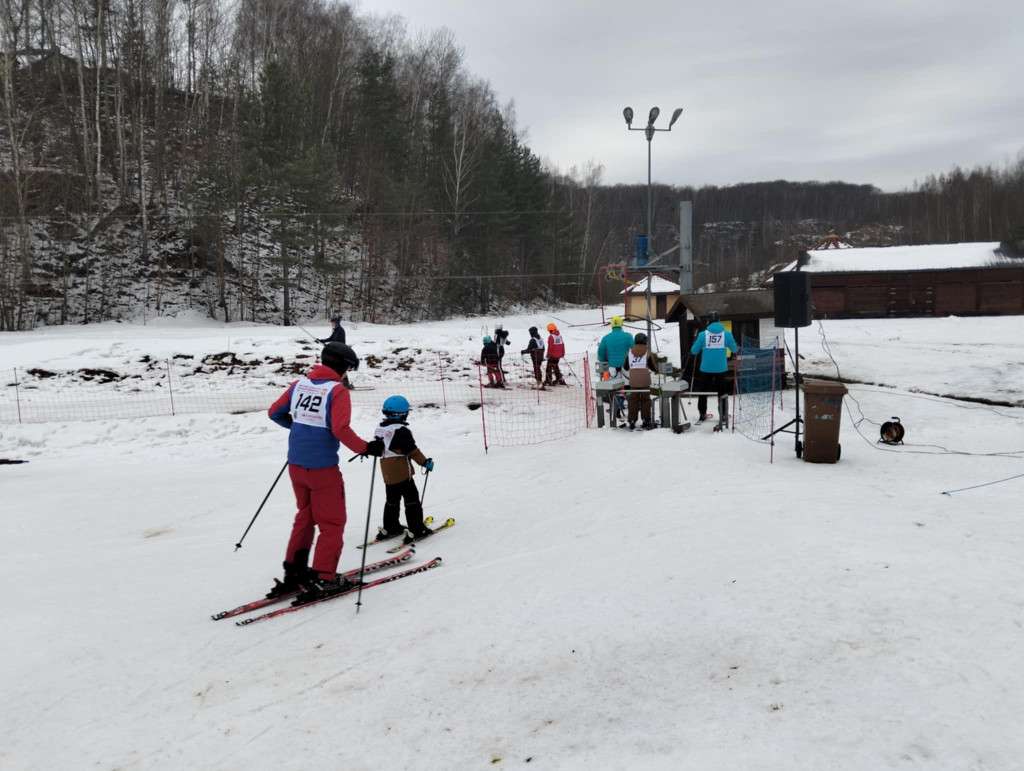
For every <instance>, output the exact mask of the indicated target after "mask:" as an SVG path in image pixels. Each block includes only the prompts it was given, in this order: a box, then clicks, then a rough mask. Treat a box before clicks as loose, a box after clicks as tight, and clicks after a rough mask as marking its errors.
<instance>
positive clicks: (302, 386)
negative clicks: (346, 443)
mask: <svg viewBox="0 0 1024 771" xmlns="http://www.w3.org/2000/svg"><path fill="white" fill-rule="evenodd" d="M336 385H337V383H334V382H331V381H328V382H326V383H324V384H323V385H317V384H316V383H314V382H313V381H312V380H310V379H309V378H303V379H302V380H300V381H299V382H298V383H296V384H295V388H294V389H293V390H292V403H291V406H290V408H289V412H291V414H292V420H293V421H295V422H296V423H302V424H303V425H306V426H316V427H318V428H327V395H328V394H330V392H331V389H333V388H334V386H336Z"/></svg>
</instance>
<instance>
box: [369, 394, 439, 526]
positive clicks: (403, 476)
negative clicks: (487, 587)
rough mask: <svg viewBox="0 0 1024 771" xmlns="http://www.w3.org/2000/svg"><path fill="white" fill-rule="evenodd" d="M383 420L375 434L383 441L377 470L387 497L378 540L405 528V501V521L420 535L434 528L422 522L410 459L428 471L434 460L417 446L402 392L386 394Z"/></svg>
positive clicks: (432, 468)
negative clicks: (402, 520)
mask: <svg viewBox="0 0 1024 771" xmlns="http://www.w3.org/2000/svg"><path fill="white" fill-rule="evenodd" d="M382 412H383V413H384V420H383V421H382V422H381V424H380V425H379V426H377V430H376V431H375V432H374V436H375V437H376V438H378V439H380V440H381V441H382V442H383V443H384V454H383V455H382V456H381V460H380V473H381V475H382V476H383V477H384V489H385V497H386V501H385V503H384V525H383V526H382V527H380V528H378V535H377V539H378V540H385V539H387V538H393V537H395V536H398V535H402V534H403V533H404V532H405V529H404V528H403V527H402V525H401V523H400V522H399V516H398V512H399V508H400V505H401V502H402V501H403V500H404V501H405V522H406V525H407V526H408V529H409V532H410V533H412V535H413V537H414V538H423V537H424V536H427V535H430V534H431V533H432V532H433V530H431V529H430V528H429V527H427V526H426V525H424V524H423V504H422V503H420V493H419V490H417V489H416V479H415V475H414V474H415V472H414V469H413V465H412V462H413V461H416V462H417V463H418V464H419V465H421V466H422V467H423V468H425V469H426V470H427V471H433V470H434V461H433V460H432V459H431V458H428V457H426V456H425V455H424V454H423V451H422V450H420V449H419V447H417V446H416V440H415V439H414V438H413V435H412V431H411V430H410V428H409V423H408V418H409V401H408V400H407V399H406V398H405V397H404V396H389V397H388V398H387V400H385V402H384V408H383V410H382Z"/></svg>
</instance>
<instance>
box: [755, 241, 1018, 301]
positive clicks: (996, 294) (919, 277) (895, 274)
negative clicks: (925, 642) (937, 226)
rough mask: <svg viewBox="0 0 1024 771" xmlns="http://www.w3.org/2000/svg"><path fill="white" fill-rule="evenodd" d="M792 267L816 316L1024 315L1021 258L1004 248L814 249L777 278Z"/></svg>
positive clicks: (1007, 246)
mask: <svg viewBox="0 0 1024 771" xmlns="http://www.w3.org/2000/svg"><path fill="white" fill-rule="evenodd" d="M793 270H802V271H806V272H808V273H810V274H811V306H812V309H813V315H814V318H816V319H848V318H894V317H917V316H972V315H1000V316H1001V315H1015V314H1021V313H1024V255H1022V254H1021V252H1020V250H1019V249H1017V248H1016V247H1015V246H1014V245H1012V244H1008V243H1004V244H1000V243H999V242H984V243H969V244H926V245H919V246H883V247H870V248H856V247H855V248H851V249H811V250H808V251H806V252H803V253H802V254H801V255H800V257H799V258H798V259H796V260H794V261H793V262H791V263H789V264H788V265H786V266H785V267H783V268H781V269H780V270H778V271H776V273H781V272H785V271H793ZM772 275H773V276H774V274H772ZM762 285H763V286H767V287H769V288H770V287H771V286H772V277H771V276H769V277H768V278H767V279H765V281H764V282H762Z"/></svg>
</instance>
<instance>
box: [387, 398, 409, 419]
mask: <svg viewBox="0 0 1024 771" xmlns="http://www.w3.org/2000/svg"><path fill="white" fill-rule="evenodd" d="M381 411H382V412H383V413H384V417H386V418H404V417H405V416H406V415H408V414H409V400H408V399H406V398H405V397H404V396H389V397H388V398H387V399H385V400H384V409H383V410H381Z"/></svg>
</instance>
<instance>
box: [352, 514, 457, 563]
mask: <svg viewBox="0 0 1024 771" xmlns="http://www.w3.org/2000/svg"><path fill="white" fill-rule="evenodd" d="M433 523H434V518H433V517H427V518H426V519H425V520H423V524H424V525H426V526H427V527H430V526H431V525H433ZM454 524H455V520H454V519H452V518H451V517H448V519H446V520H445V521H444V522H442V523H441V524H440V525H438V526H437V527H434V528H431V529H432V530H433V532H432V533H428V534H427V535H422V536H420V537H418V538H417V537H416V536H414V535H413V534H412V533H411V532H410V531H408V530H406V531H404V537H403V538H402V542H401V543H400V544H399V545H398V546H395V547H394V548H392V549H388V554H396V553H398V552H400V551H401V550H402V549H404V548H405V547H406V546H410V545H412V544H414V543H418V542H420V541H422V540H423V539H424V538H430V536H432V535H433V534H434V533H436V532H438V531H440V530H447V529H448V528H449V527H451V526H452V525H454ZM398 536H399V534H398V533H396V534H395V535H392V536H389V537H387V538H381V537H380V536H377V537H376V538H375V539H373V540H372V541H370V542H369V543H368V544H365V545H364V544H360V545H358V546H356V548H357V549H363V548H366V547H368V546H373V545H375V544H378V543H384V542H385V541H392V540H394V539H395V538H398Z"/></svg>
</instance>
